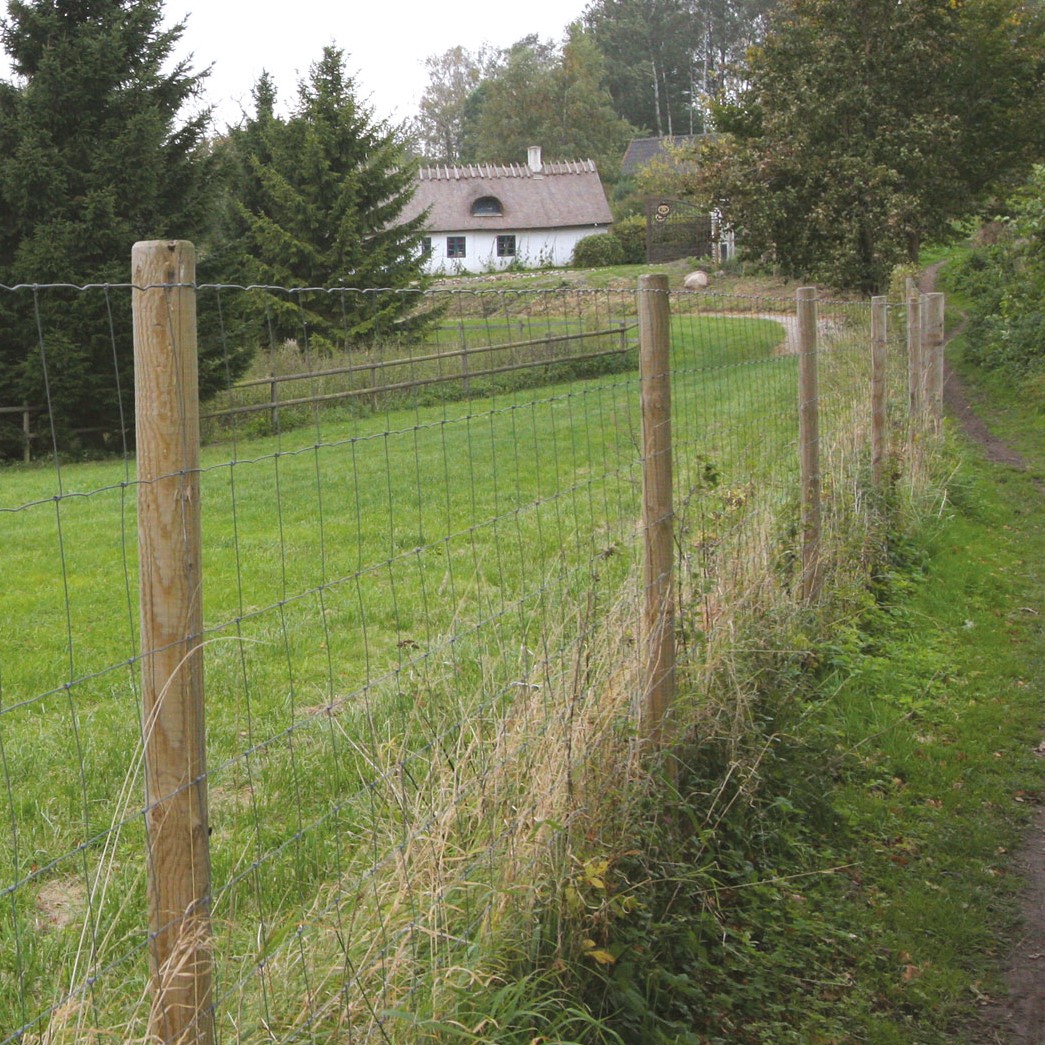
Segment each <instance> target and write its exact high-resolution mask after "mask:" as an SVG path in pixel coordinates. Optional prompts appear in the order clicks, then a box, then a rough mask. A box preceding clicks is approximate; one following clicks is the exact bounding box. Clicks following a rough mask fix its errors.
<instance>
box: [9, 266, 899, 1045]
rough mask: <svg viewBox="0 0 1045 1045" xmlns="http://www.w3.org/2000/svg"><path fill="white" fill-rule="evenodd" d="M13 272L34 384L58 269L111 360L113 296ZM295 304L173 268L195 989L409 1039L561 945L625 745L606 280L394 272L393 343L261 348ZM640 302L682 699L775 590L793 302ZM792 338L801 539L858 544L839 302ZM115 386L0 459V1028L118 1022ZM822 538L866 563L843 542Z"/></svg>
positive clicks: (130, 704) (627, 480)
mask: <svg viewBox="0 0 1045 1045" xmlns="http://www.w3.org/2000/svg"><path fill="white" fill-rule="evenodd" d="M7 293H8V294H11V295H14V296H16V297H17V298H18V299H19V301H20V302H23V303H24V302H25V301H26V300H27V299H28V300H31V301H32V302H33V305H32V306H31V307H32V308H33V310H34V315H35V317H36V320H37V324H36V325H37V330H38V338H37V344H36V346H35V351H36V353H37V358H38V360H39V364H40V366H41V367H42V369H43V372H44V373H45V374H46V375H47V376H48V380H49V382H51V383H52V384H54V383H59V382H61V381H62V380H64V379H65V375H62V374H61V373H60V360H59V359H57V358H52V356H51V338H50V331H49V328H48V318H47V317H48V316H50V315H52V314H55V313H54V312H53V310H54V309H57V308H58V304H59V302H57V301H56V300H52V298H55V299H59V298H60V299H63V300H65V299H67V298H68V297H69V295H70V294H75V295H78V296H80V297H82V298H91V299H92V304H93V305H94V306H95V308H94V314H96V315H97V314H101V315H103V316H109V317H113V316H115V317H116V318H115V319H112V320H111V322H109V323H107V325H106V327H105V328H103V330H102V332H101V335H100V336H102V337H103V339H104V338H108V339H109V343H110V345H111V350H112V352H111V355H112V359H113V361H114V362H113V371H112V373H113V384H114V385H116V384H117V382H118V381H125V377H126V360H125V359H122V357H121V352H125V343H126V331H122V330H121V329H120V328H119V317H121V316H123V315H124V314H125V313H126V311H127V308H126V306H127V299H128V298H129V295H130V293H131V288H129V287H104V288H76V289H75V290H70V289H69V288H46V287H39V288H20V289H15V290H9V291H7ZM304 293H305V292H304V291H291V290H286V289H282V288H240V287H227V286H223V287H200V288H199V289H198V295H197V308H198V312H199V330H200V345H201V371H202V373H203V378H204V382H203V383H204V386H205V388H207V389H208V391H209V396H208V398H207V400H206V402H205V403H204V406H203V412H204V422H203V430H204V441H205V446H204V449H203V453H202V462H201V471H200V483H201V497H202V505H203V529H204V570H203V590H204V619H205V635H204V642H205V647H206V648H205V664H206V692H207V722H208V726H207V736H208V748H207V760H208V770H207V792H208V796H209V798H208V801H209V807H210V830H211V838H210V845H211V859H212V863H213V888H212V895H211V897H210V909H211V918H212V926H213V942H212V949H213V954H214V960H215V990H214V996H213V1005H214V1009H215V1015H216V1021H217V1026H218V1030H219V1037H220V1039H221V1040H225V1041H235V1042H253V1041H262V1040H264V1041H278V1042H290V1041H317V1042H318V1041H324V1042H326V1041H346V1040H359V1041H366V1040H385V1041H392V1040H418V1035H419V1034H420V1030H419V1028H420V1027H422V1026H423V1025H424V1021H425V1020H430V1019H434V1018H436V1017H438V1015H439V1014H440V1012H442V1011H443V1010H444V1009H445V1007H446V1006H447V1005H448V1004H449V999H452V998H453V997H456V996H458V995H460V993H461V992H467V991H468V990H469V989H471V987H472V986H473V985H474V984H475V983H478V982H479V981H480V980H481V977H482V965H483V963H484V962H486V963H491V962H494V963H495V962H496V960H498V959H501V960H504V961H506V962H510V961H517V960H521V959H522V958H523V957H525V956H530V957H534V956H536V955H538V954H540V953H547V952H548V951H549V950H552V949H554V947H555V946H556V945H557V941H556V940H555V939H554V933H555V927H554V922H553V920H551V919H550V918H547V917H546V916H545V913H544V912H545V910H546V908H547V907H548V905H549V903H550V901H551V898H552V893H553V891H554V887H555V883H556V881H557V876H558V877H559V878H561V875H562V867H563V865H564V862H566V854H567V853H568V851H569V849H570V846H571V844H572V842H571V839H573V838H575V837H576V833H577V832H578V831H579V830H580V831H581V832H582V833H583V825H584V824H585V823H586V819H585V818H586V817H587V816H588V815H589V811H590V809H591V808H592V807H594V806H597V805H598V803H599V801H600V800H601V799H602V796H603V794H604V793H605V791H606V790H607V788H610V787H616V786H620V785H621V780H620V779H619V775H620V773H621V772H622V768H621V767H628V766H629V765H633V762H632V759H633V747H634V745H633V741H634V716H633V715H632V710H633V706H634V704H635V702H636V700H637V699H639V696H640V694H641V690H642V681H641V679H640V678H638V676H637V671H638V666H637V663H636V660H637V658H636V656H635V650H636V647H637V644H638V642H639V636H638V634H637V625H636V620H637V609H636V607H637V605H638V603H639V600H640V595H641V592H640V590H639V588H640V583H639V580H638V578H639V576H640V571H639V561H640V556H641V534H640V532H639V531H640V505H641V498H640V494H641V483H642V471H641V465H642V462H641V437H640V431H641V419H640V417H639V415H638V400H639V394H638V393H639V381H638V374H637V370H636V336H637V335H636V329H635V323H636V319H635V317H636V303H635V293H634V291H633V290H631V289H622V290H619V291H618V290H612V291H579V290H576V289H565V290H562V291H559V292H547V291H529V290H522V291H511V292H507V291H502V290H494V291H457V292H453V293H439V292H435V293H429V294H424V295H422V294H417V295H416V297H417V306H416V311H427V312H429V313H431V317H432V318H431V324H430V326H429V327H428V328H427V329H426V330H424V331H423V332H422V333H421V334H420V335H418V334H416V333H415V334H411V335H409V336H408V335H407V333H406V332H404V331H401V330H396V329H394V328H393V329H381V328H380V325H376V326H375V327H374V328H373V329H372V330H371V331H369V333H368V334H367V336H366V337H364V338H361V339H360V338H359V337H354V338H353V339H349V338H348V336H347V330H346V337H345V339H344V342H343V343H335V341H334V340H332V339H331V338H329V337H326V338H324V339H323V340H322V341H321V342H318V343H317V341H316V339H313V338H312V337H311V336H310V332H309V329H308V326H307V324H303V326H302V329H301V332H300V336H299V337H295V338H286V339H283V340H278V341H277V339H276V338H275V336H271V337H267V336H266V331H271V330H272V329H273V327H272V325H271V324H268V323H267V322H266V317H267V315H268V314H269V312H270V311H271V310H272V309H273V308H274V306H273V305H272V300H274V298H273V296H274V295H275V296H276V297H278V298H280V299H282V300H283V302H284V303H285V302H286V301H288V300H289V301H297V300H299V299H300V297H301V295H302V294H304ZM309 293H311V294H313V295H317V294H323V295H327V297H328V298H330V299H331V300H335V301H336V300H337V299H338V296H339V295H341V296H342V297H344V296H345V295H349V294H353V295H354V294H356V293H357V292H354V291H342V290H339V291H328V290H313V291H310V292H309ZM379 304H380V302H379V300H378V299H377V296H375V313H378V312H380V308H379V307H378V306H379ZM99 309H100V312H99ZM671 309H672V327H671V333H672V369H673V387H672V399H673V415H674V418H673V430H674V454H675V477H676V494H675V512H676V540H677V546H678V583H677V591H678V598H679V606H680V611H681V612H680V617H679V621H680V623H679V631H680V638H681V640H682V643H681V645H682V649H683V651H684V657H685V658H686V659H687V661H688V662H689V664H690V669H689V670H690V675H689V679H690V684H691V685H696V686H699V685H701V684H702V683H701V681H700V680H701V679H702V678H704V675H702V674H701V673H702V671H705V668H706V665H707V663H709V662H710V660H711V659H713V656H714V655H717V651H720V650H722V649H723V648H725V647H727V646H728V644H729V643H730V641H733V639H734V638H735V636H736V635H737V634H738V632H740V631H741V630H743V627H742V623H741V622H742V621H748V622H750V621H752V620H754V621H757V620H758V619H759V618H760V616H762V615H766V614H773V613H775V612H778V611H779V607H781V606H782V605H789V604H793V602H794V600H795V598H796V576H797V573H796V570H797V567H796V560H797V555H798V551H797V542H798V540H799V537H800V535H799V533H798V523H797V519H798V497H799V494H798V486H797V469H798V463H797V462H798V453H797V384H796V371H797V367H796V358H797V355H796V354H797V351H798V347H797V341H796V337H797V335H796V327H795V313H794V303H793V302H789V301H778V300H773V301H770V300H761V299H754V298H747V299H738V298H730V297H725V296H717V295H714V294H707V293H695V294H692V293H680V294H672V295H671ZM352 311H353V314H358V309H355V308H353V310H352ZM347 312H348V310H347V309H346V314H347ZM93 333H95V334H97V333H98V332H97V331H95V332H93ZM819 336H820V341H819V357H820V373H821V384H820V400H821V441H822V446H821V462H822V472H823V476H822V478H823V486H824V490H825V499H824V505H825V508H824V511H825V514H826V516H827V517H828V518H829V520H830V519H831V518H835V519H837V520H838V525H837V527H835V529H834V530H832V529H831V527H830V526H829V527H828V532H829V536H828V538H827V542H828V545H830V543H831V542H832V541H835V542H836V543H838V542H842V543H844V542H846V541H850V542H851V541H852V534H853V533H854V532H857V533H858V532H859V531H860V526H859V525H858V526H857V527H856V529H855V531H854V527H853V523H852V519H853V517H854V515H855V517H856V518H857V519H861V518H863V519H865V520H866V522H865V527H864V528H865V530H866V531H867V532H870V531H871V529H872V522H871V513H872V509H873V503H872V502H873V499H874V498H875V497H876V496H878V493H876V492H875V491H874V490H873V489H872V488H871V485H870V482H869V478H868V476H869V436H868V425H869V416H870V407H869V398H868V396H869V393H868V385H869V369H868V368H869V365H870V364H869V360H870V354H869V338H870V328H869V311H868V308H867V307H866V306H865V305H862V304H858V305H853V304H847V303H831V302H821V304H820V319H819ZM245 349H253V350H254V353H253V360H252V361H251V362H250V365H249V367H248V368H247V369H246V370H245V371H244V372H242V373H241V372H240V370H241V369H242V363H243V361H244V358H245V353H244V350H245ZM902 352H903V344H902V341H896V342H894V343H893V344H892V350H891V355H890V358H891V359H892V360H893V362H892V369H891V379H890V384H891V396H890V400H891V402H892V403H894V404H896V405H895V406H894V409H893V441H892V447H893V451H894V458H893V460H894V467H893V468H892V469H891V471H892V472H893V473H894V474H895V473H899V472H901V471H902V469H903V453H904V449H903V448H904V446H905V445H906V443H905V437H904V435H903V430H904V425H905V424H906V420H905V415H904V412H903V408H902V407H903V392H902V389H903V380H904V377H903V375H904V370H903V367H904V363H903V358H902ZM114 397H115V399H116V400H117V401H118V402H119V403H121V404H123V408H124V414H123V415H113V416H115V417H116V420H115V421H114V422H113V423H112V427H111V430H108V431H106V432H105V433H103V434H101V435H99V433H98V432H94V433H93V434H89V436H88V437H87V440H86V442H84V441H79V442H78V441H77V440H76V439H75V438H70V436H69V432H71V431H73V430H74V429H75V428H76V425H75V423H74V422H73V421H71V420H70V419H68V418H66V419H62V420H61V422H60V423H59V420H60V419H58V418H56V417H54V415H53V412H52V411H51V410H50V409H49V408H48V404H46V403H44V404H40V410H39V411H38V412H37V413H36V414H35V415H34V417H35V420H34V422H33V423H34V425H35V432H34V434H33V437H32V443H31V445H32V450H33V456H34V457H36V458H37V459H38V460H37V462H36V463H35V464H31V465H29V466H21V465H19V466H12V467H10V468H7V469H5V471H4V472H3V473H2V481H0V489H2V491H3V493H2V497H0V541H2V544H3V547H4V562H5V567H4V591H3V594H2V596H0V599H2V601H3V604H4V611H3V613H2V614H0V629H2V632H3V638H2V644H0V648H2V651H3V653H2V662H0V771H2V774H3V787H2V790H0V794H2V798H0V825H2V826H3V829H4V833H5V836H4V841H3V843H2V848H0V852H2V853H3V857H4V858H3V863H2V865H0V901H2V905H0V1043H10V1042H15V1041H25V1042H29V1041H32V1042H43V1041H47V1042H49V1043H56V1042H63V1041H79V1040H91V1039H90V1035H91V1034H92V1033H94V1032H98V1034H99V1035H100V1036H115V1037H117V1038H119V1039H121V1040H135V1039H139V1038H142V1039H143V1038H144V1037H145V1035H146V1021H147V1017H148V1009H149V1004H150V1003H149V997H148V986H147V982H148V962H147V952H148V947H149V940H148V933H147V929H146V924H147V922H146V919H145V916H144V911H145V906H146V897H145V893H146V876H147V870H148V866H147V865H148V860H147V853H146V839H145V824H144V819H145V812H146V809H145V805H144V798H143V794H142V751H143V735H144V730H145V726H144V724H143V722H142V714H141V710H140V705H141V700H140V665H141V660H142V657H143V655H144V653H147V652H148V651H142V650H141V649H140V641H139V625H138V613H139V606H138V594H137V580H136V577H137V567H138V563H137V555H138V552H137V542H136V536H135V529H136V512H135V492H136V485H137V478H136V473H135V468H134V460H133V449H132V447H131V446H130V434H129V433H130V430H131V426H130V423H129V419H128V418H129V400H128V397H127V389H126V387H124V386H120V387H119V388H118V389H116V390H115V391H114ZM0 405H6V404H0ZM12 405H14V404H12ZM4 416H6V415H4ZM12 417H13V420H12V424H21V421H22V419H21V417H20V416H17V415H12ZM63 439H64V440H65V442H64V444H63V442H62V440H63ZM102 444H104V445H107V447H108V452H107V453H105V454H99V455H97V459H90V460H88V459H77V458H78V456H79V457H81V458H85V457H87V456H90V455H88V453H87V452H86V449H84V448H85V447H87V446H88V445H95V446H97V445H102ZM78 447H79V448H80V449H78ZM843 516H844V517H845V518H846V520H848V521H847V522H845V525H843V523H842V520H843ZM831 533H837V534H838V535H839V536H838V537H837V539H836V538H835V537H832V536H830V534H831ZM825 554H827V553H826V552H825ZM830 554H832V555H833V556H835V557H836V558H837V559H838V561H839V562H847V563H849V564H850V568H855V569H860V568H861V566H860V564H861V561H862V559H861V554H862V553H861V550H860V548H859V547H857V548H852V547H849V548H845V549H842V551H840V552H838V553H837V554H836V551H831V552H830ZM702 665H704V667H702ZM706 673H707V672H706V671H705V674H706ZM628 771H629V772H630V770H628ZM480 950H481V951H482V953H483V954H484V955H485V957H483V958H481V959H480V958H477V954H478V953H479V952H480Z"/></svg>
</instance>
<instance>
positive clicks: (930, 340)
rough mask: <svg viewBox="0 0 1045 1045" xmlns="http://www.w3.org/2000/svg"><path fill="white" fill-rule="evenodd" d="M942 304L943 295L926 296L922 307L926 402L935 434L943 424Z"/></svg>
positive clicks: (943, 300)
mask: <svg viewBox="0 0 1045 1045" xmlns="http://www.w3.org/2000/svg"><path fill="white" fill-rule="evenodd" d="M944 302H945V295H943V294H926V295H925V299H924V303H923V306H922V307H923V308H924V309H925V340H926V345H925V353H926V360H925V367H926V401H927V409H928V414H929V417H930V419H931V420H932V423H933V427H934V428H935V430H936V431H937V432H939V430H940V425H941V423H942V422H943V343H944V331H943V313H944Z"/></svg>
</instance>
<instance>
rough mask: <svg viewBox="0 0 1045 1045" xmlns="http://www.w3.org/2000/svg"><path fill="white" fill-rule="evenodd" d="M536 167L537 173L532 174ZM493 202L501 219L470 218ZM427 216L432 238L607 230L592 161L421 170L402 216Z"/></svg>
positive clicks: (605, 208)
mask: <svg viewBox="0 0 1045 1045" xmlns="http://www.w3.org/2000/svg"><path fill="white" fill-rule="evenodd" d="M535 167H536V168H537V169H535ZM484 198H493V199H494V200H496V201H498V202H499V203H500V214H496V213H495V214H474V213H473V207H474V205H475V203H476V201H477V200H480V199H484ZM426 209H427V210H429V216H428V222H427V229H428V230H429V231H430V232H436V233H438V232H449V231H456V230H460V231H468V230H471V229H489V230H495V229H553V228H565V227H577V226H596V225H609V224H610V223H611V222H612V221H613V216H612V214H611V213H610V207H609V204H608V203H607V202H606V193H605V191H604V190H603V188H602V182H601V180H600V179H599V174H598V171H597V170H596V169H595V164H594V163H593V162H592V161H591V160H581V161H578V162H565V163H545V164H541V163H540V160H539V157H538V159H537V162H536V164H535V165H530V166H528V165H525V164H509V165H499V164H486V163H480V164H467V165H464V166H458V167H448V166H436V167H422V168H421V170H420V171H419V174H418V184H417V191H416V192H415V193H414V198H413V200H412V201H411V203H410V204H409V205H408V206H407V207H406V209H405V210H404V212H403V217H404V218H411V217H413V216H415V215H417V214H420V213H421V212H422V211H424V210H426Z"/></svg>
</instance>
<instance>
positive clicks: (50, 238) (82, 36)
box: [0, 0, 211, 443]
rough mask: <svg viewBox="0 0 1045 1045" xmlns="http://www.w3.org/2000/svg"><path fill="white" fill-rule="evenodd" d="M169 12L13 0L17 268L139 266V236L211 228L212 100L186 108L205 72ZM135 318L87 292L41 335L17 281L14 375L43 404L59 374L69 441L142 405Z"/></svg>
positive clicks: (5, 257)
mask: <svg viewBox="0 0 1045 1045" xmlns="http://www.w3.org/2000/svg"><path fill="white" fill-rule="evenodd" d="M161 23H162V11H161V5H160V3H159V2H158V0H12V2H11V3H9V4H8V17H7V18H6V19H5V20H4V22H3V24H2V29H0V38H2V41H3V45H4V47H5V49H6V51H7V53H8V55H9V56H10V59H11V63H12V66H13V69H14V72H15V74H16V79H15V80H14V81H13V82H8V83H2V84H0V279H2V281H3V282H4V283H6V284H8V285H13V284H20V283H30V284H31V283H39V284H46V283H76V284H86V283H120V282H126V280H127V274H128V269H129V263H130V254H131V247H132V245H133V244H134V242H135V241H136V240H141V239H154V238H165V237H168V236H177V237H179V238H189V237H192V236H194V235H196V234H199V233H202V232H203V231H204V230H205V229H206V228H207V226H208V221H209V179H210V171H211V168H210V164H209V160H208V158H207V155H206V149H205V128H206V123H207V119H208V115H207V113H206V112H200V113H198V114H196V115H194V116H190V117H189V118H187V119H184V118H183V117H182V113H183V110H184V109H185V107H186V105H187V103H189V102H190V101H191V100H192V99H193V98H194V97H195V96H196V95H197V92H198V90H199V87H200V83H201V80H202V76H203V74H200V73H196V72H193V71H192V69H191V68H190V66H189V64H188V63H187V62H184V61H183V62H178V63H174V64H173V65H171V61H170V60H171V56H172V52H173V48H174V46H175V44H176V42H177V41H178V39H179V38H180V36H181V34H182V31H183V26H182V25H180V24H179V25H175V26H173V27H170V28H163V27H162V24H161ZM109 309H112V310H113V318H114V322H113V325H112V329H113V331H114V334H113V336H110V323H109V317H108V315H107V311H108V310H109ZM129 329H130V320H129V303H128V302H127V301H126V300H125V297H120V296H113V297H112V298H111V300H110V301H109V302H108V303H105V302H102V301H101V300H100V298H99V297H98V295H86V294H80V295H76V296H74V297H72V298H71V299H70V300H69V301H68V302H66V303H65V304H64V305H63V307H62V309H61V310H60V313H58V312H57V310H56V314H55V315H54V316H49V317H47V322H46V325H45V329H44V338H43V341H44V344H43V346H42V347H43V350H42V351H41V343H40V342H41V338H40V336H39V333H38V327H37V319H36V316H35V314H34V305H33V302H32V300H30V296H29V295H28V294H21V295H18V296H7V297H6V298H5V300H4V302H3V306H2V311H0V383H2V384H3V386H4V387H5V388H6V389H7V390H8V391H7V395H8V396H10V397H13V398H15V399H17V400H20V401H24V402H28V403H32V404H44V403H45V400H46V396H45V391H47V390H49V393H50V399H49V401H47V405H48V407H49V408H50V410H51V414H52V419H53V424H54V426H55V428H56V430H57V432H58V437H59V440H60V441H61V442H68V441H69V440H71V439H72V437H73V430H74V429H76V430H78V434H77V436H76V438H77V440H78V441H82V442H85V443H92V442H99V441H101V440H102V439H104V438H106V437H108V435H109V434H111V433H113V432H115V431H116V430H118V429H119V427H120V425H121V416H122V418H123V421H122V423H124V424H127V423H129V420H130V418H131V417H132V413H133V411H132V405H133V404H132V401H131V400H132V394H131V391H130V390H131V389H132V388H133V385H132V383H131V380H130V373H131V366H132V356H133V351H132V345H131V342H130V335H129ZM125 332H127V333H125ZM45 356H46V360H47V369H48V372H49V377H50V382H49V389H45V374H44V357H45ZM114 371H115V373H114ZM117 377H118V378H119V379H120V380H119V383H118V382H117V380H116V378H117ZM120 386H122V389H123V400H124V401H123V402H122V403H121V402H120V401H119V397H118V392H117V388H118V387H120ZM121 410H122V415H121Z"/></svg>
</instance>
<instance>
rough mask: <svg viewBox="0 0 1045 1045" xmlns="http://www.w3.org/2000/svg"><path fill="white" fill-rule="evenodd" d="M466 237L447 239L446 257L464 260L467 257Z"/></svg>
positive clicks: (448, 237) (449, 237)
mask: <svg viewBox="0 0 1045 1045" xmlns="http://www.w3.org/2000/svg"><path fill="white" fill-rule="evenodd" d="M464 242H465V238H464V236H447V237H446V256H447V257H448V258H463V257H465V256H466V255H465V249H464Z"/></svg>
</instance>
